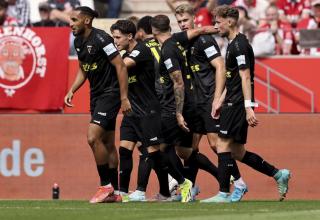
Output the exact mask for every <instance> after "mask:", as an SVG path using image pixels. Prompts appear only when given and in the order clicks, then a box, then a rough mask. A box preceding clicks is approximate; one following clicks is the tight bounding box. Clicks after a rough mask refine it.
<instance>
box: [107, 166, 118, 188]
mask: <svg viewBox="0 0 320 220" xmlns="http://www.w3.org/2000/svg"><path fill="white" fill-rule="evenodd" d="M108 172H109V175H110V182H111V185H112V186H113V188H114V190H119V179H118V178H119V176H118V168H109V170H108Z"/></svg>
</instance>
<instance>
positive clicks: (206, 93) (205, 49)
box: [187, 35, 221, 105]
mask: <svg viewBox="0 0 320 220" xmlns="http://www.w3.org/2000/svg"><path fill="white" fill-rule="evenodd" d="M219 56H221V53H220V49H219V46H218V44H217V42H216V40H215V39H214V38H213V36H212V35H201V36H199V37H197V38H195V39H194V40H192V41H191V42H190V46H189V49H188V53H187V58H188V62H189V67H190V69H191V71H192V72H193V76H194V91H195V100H196V103H197V104H198V105H207V104H208V103H212V101H213V96H214V91H215V71H216V70H215V68H214V67H213V66H212V65H211V64H210V62H211V61H212V60H214V59H215V58H217V57H219Z"/></svg>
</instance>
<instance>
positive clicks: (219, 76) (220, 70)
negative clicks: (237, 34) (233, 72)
mask: <svg viewBox="0 0 320 220" xmlns="http://www.w3.org/2000/svg"><path fill="white" fill-rule="evenodd" d="M221 59H222V58H221ZM215 68H216V77H215V78H216V84H215V93H214V99H215V100H219V99H220V97H221V95H222V94H223V91H224V89H225V83H226V73H225V72H226V70H225V66H224V62H223V60H222V61H221V62H219V65H215Z"/></svg>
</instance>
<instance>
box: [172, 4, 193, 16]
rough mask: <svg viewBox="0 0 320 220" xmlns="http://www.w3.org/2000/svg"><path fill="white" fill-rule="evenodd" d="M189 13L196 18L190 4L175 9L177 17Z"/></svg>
mask: <svg viewBox="0 0 320 220" xmlns="http://www.w3.org/2000/svg"><path fill="white" fill-rule="evenodd" d="M184 13H188V14H189V15H192V16H194V9H193V7H192V6H191V5H190V4H181V5H179V6H178V7H176V9H175V15H177V14H178V15H181V14H184Z"/></svg>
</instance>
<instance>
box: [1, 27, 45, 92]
mask: <svg viewBox="0 0 320 220" xmlns="http://www.w3.org/2000/svg"><path fill="white" fill-rule="evenodd" d="M46 68H47V58H46V48H45V45H44V44H43V42H42V40H41V38H40V37H39V36H38V35H37V34H36V33H35V32H34V31H32V30H31V29H29V28H24V27H3V28H2V29H0V88H1V89H3V91H4V92H5V93H6V95H7V96H8V97H12V96H13V95H14V94H15V93H16V91H17V90H18V89H20V88H22V87H23V86H25V85H27V84H28V83H29V82H30V81H31V80H32V78H33V77H40V78H44V77H45V74H46Z"/></svg>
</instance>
